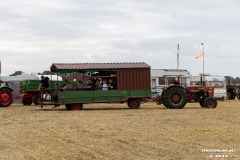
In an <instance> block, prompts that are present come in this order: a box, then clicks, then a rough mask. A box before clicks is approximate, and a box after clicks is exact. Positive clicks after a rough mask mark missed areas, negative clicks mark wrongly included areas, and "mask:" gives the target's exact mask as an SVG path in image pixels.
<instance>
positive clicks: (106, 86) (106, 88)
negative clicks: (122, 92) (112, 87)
mask: <svg viewBox="0 0 240 160" xmlns="http://www.w3.org/2000/svg"><path fill="white" fill-rule="evenodd" d="M102 90H104V91H107V90H108V85H107V81H106V80H103V85H102Z"/></svg>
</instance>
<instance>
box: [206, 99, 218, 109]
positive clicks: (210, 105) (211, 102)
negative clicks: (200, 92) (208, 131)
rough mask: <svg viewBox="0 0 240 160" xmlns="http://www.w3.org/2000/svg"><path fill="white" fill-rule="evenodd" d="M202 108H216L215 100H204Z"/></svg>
mask: <svg viewBox="0 0 240 160" xmlns="http://www.w3.org/2000/svg"><path fill="white" fill-rule="evenodd" d="M204 106H205V107H207V108H216V107H217V100H216V99H215V98H213V97H208V98H206V99H205V100H204Z"/></svg>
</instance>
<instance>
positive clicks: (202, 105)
mask: <svg viewBox="0 0 240 160" xmlns="http://www.w3.org/2000/svg"><path fill="white" fill-rule="evenodd" d="M204 101H205V99H202V100H200V101H199V104H200V106H201V107H206V106H205V105H204Z"/></svg>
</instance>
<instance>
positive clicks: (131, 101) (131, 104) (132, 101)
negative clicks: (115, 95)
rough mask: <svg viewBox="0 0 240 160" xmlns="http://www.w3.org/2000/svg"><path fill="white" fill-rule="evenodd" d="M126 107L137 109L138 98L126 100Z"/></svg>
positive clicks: (138, 105) (138, 104)
mask: <svg viewBox="0 0 240 160" xmlns="http://www.w3.org/2000/svg"><path fill="white" fill-rule="evenodd" d="M128 107H129V108H130V109H139V107H140V101H139V99H129V100H128Z"/></svg>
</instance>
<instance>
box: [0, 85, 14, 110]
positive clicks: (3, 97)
mask: <svg viewBox="0 0 240 160" xmlns="http://www.w3.org/2000/svg"><path fill="white" fill-rule="evenodd" d="M11 104H12V93H11V91H10V90H8V89H6V88H3V89H0V107H8V106H10V105H11Z"/></svg>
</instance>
